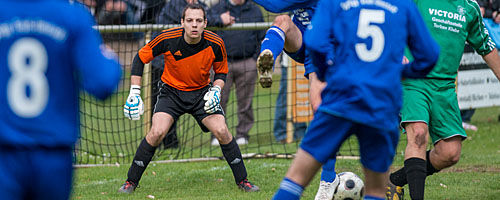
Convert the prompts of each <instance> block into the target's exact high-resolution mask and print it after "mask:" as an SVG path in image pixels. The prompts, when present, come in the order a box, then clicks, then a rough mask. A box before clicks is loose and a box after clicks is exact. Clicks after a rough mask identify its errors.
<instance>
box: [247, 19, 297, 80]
mask: <svg viewBox="0 0 500 200" xmlns="http://www.w3.org/2000/svg"><path fill="white" fill-rule="evenodd" d="M301 46H302V33H301V31H300V30H299V29H298V28H297V26H296V25H295V24H294V23H293V21H292V19H291V18H290V16H288V15H279V16H277V17H276V18H275V19H274V21H273V25H272V26H271V28H269V29H268V30H267V32H266V35H265V37H264V40H263V41H262V44H261V48H260V54H259V57H258V59H257V69H258V70H259V80H260V84H261V86H262V87H264V88H268V87H271V84H272V79H271V78H272V74H271V73H272V70H273V67H274V61H275V60H276V58H277V57H278V55H279V54H280V53H281V51H283V49H285V50H287V51H288V52H296V51H298V50H299V49H300V47H301Z"/></svg>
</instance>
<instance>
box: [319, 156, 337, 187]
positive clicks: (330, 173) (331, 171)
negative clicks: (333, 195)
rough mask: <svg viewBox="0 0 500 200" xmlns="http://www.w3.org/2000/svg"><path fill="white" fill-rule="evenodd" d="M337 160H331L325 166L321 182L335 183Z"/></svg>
mask: <svg viewBox="0 0 500 200" xmlns="http://www.w3.org/2000/svg"><path fill="white" fill-rule="evenodd" d="M335 161H336V160H335V159H329V160H328V161H326V163H325V164H324V165H323V171H321V180H322V181H326V182H330V183H331V182H333V181H334V180H335V177H337V173H336V172H335Z"/></svg>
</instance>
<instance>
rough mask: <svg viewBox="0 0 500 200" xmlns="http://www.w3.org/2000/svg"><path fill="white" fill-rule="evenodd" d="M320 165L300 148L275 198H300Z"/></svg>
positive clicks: (288, 199) (287, 199)
mask: <svg viewBox="0 0 500 200" xmlns="http://www.w3.org/2000/svg"><path fill="white" fill-rule="evenodd" d="M320 167H321V163H320V162H318V161H317V160H316V159H314V157H313V156H312V155H311V154H309V153H308V152H306V151H304V150H302V149H301V148H299V149H298V150H297V153H296V154H295V158H294V159H293V161H292V164H291V165H290V168H289V169H288V171H287V173H286V176H285V178H284V179H283V181H282V182H281V184H280V188H279V189H278V191H277V192H276V194H275V195H274V197H273V199H274V200H280V199H286V200H295V199H300V196H301V195H302V192H303V190H304V188H305V187H306V186H307V185H308V184H309V182H311V180H312V178H314V175H315V174H316V172H318V169H319V168H320Z"/></svg>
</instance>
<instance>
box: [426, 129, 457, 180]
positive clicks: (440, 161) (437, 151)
mask: <svg viewBox="0 0 500 200" xmlns="http://www.w3.org/2000/svg"><path fill="white" fill-rule="evenodd" d="M462 139H463V138H462V137H461V136H454V137H451V138H448V139H443V140H440V141H438V142H437V143H436V144H434V149H432V150H431V151H430V152H429V158H430V159H429V160H430V163H431V166H430V167H432V168H434V170H436V171H435V172H437V171H439V170H441V169H444V168H448V167H451V166H453V165H455V164H456V163H457V162H458V160H460V153H461V151H462Z"/></svg>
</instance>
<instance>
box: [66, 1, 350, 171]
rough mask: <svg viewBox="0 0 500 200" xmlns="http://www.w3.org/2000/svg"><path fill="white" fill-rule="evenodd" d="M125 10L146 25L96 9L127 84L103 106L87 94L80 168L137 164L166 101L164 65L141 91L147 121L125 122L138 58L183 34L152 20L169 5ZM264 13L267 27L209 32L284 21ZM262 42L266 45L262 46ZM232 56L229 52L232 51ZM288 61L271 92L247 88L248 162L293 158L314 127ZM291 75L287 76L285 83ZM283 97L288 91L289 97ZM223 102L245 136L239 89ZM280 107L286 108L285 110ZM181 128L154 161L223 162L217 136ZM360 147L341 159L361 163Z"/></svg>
mask: <svg viewBox="0 0 500 200" xmlns="http://www.w3.org/2000/svg"><path fill="white" fill-rule="evenodd" d="M123 2H126V3H127V4H126V5H127V6H128V8H129V9H131V8H134V9H135V12H138V13H133V14H134V15H130V16H132V17H133V16H135V17H138V19H137V20H136V23H135V24H133V23H132V24H130V23H128V22H127V23H124V22H123V21H120V20H113V19H107V18H106V20H103V19H102V18H103V17H104V16H102V15H103V12H102V9H105V8H100V9H99V8H98V7H92V6H90V9H91V11H92V13H93V14H94V16H95V17H96V19H97V21H98V23H100V22H103V21H106V23H104V24H103V23H100V24H99V25H97V26H96V27H95V28H96V29H97V30H98V31H99V32H100V33H101V35H102V37H103V39H104V42H105V44H106V45H108V46H109V47H111V48H112V49H113V50H114V51H115V52H116V53H117V55H118V57H119V60H120V62H121V64H122V67H123V76H122V81H121V83H120V86H119V88H118V90H117V91H116V93H115V94H114V95H113V96H112V97H110V98H109V99H107V100H105V101H98V100H96V99H94V98H93V97H92V96H90V95H88V94H87V93H85V92H81V95H80V108H81V111H80V120H81V123H80V130H81V138H80V140H79V141H78V143H77V144H76V146H75V148H74V155H75V158H76V159H75V164H76V165H79V166H85V165H101V164H102V165H115V164H128V163H130V162H131V160H132V159H133V156H134V154H135V151H136V150H137V147H138V146H139V143H140V142H141V140H142V139H143V138H144V136H145V134H146V133H147V132H148V131H149V129H150V127H151V117H152V114H153V108H154V104H155V102H156V96H157V94H158V87H157V84H158V81H161V80H160V76H161V73H162V70H163V65H160V66H158V65H157V64H155V62H152V64H148V65H146V66H145V69H144V75H143V78H142V87H141V88H142V89H141V91H142V92H141V96H142V99H143V101H144V102H145V113H144V115H142V116H141V120H138V121H131V120H129V119H127V118H125V117H124V114H123V105H124V103H125V101H126V98H127V96H128V94H129V88H130V71H131V63H132V60H133V57H134V56H135V55H136V53H137V51H138V50H139V49H140V48H141V47H142V46H144V45H145V43H146V42H147V41H149V40H151V38H152V37H154V36H155V35H156V34H158V32H160V31H161V30H163V29H167V28H170V27H176V26H179V25H177V24H155V17H156V16H157V15H158V14H157V13H156V14H155V13H152V12H159V11H158V10H161V8H162V6H164V5H165V1H151V2H150V1H147V0H144V1H140V0H128V1H127V0H124V1H123ZM158 2H160V3H158ZM212 4H214V2H211V3H210V4H209V3H207V5H212ZM101 6H106V5H101ZM261 10H262V11H263V16H264V20H265V22H251V23H238V22H237V23H235V24H233V25H231V26H228V27H224V28H214V27H209V28H207V29H209V30H213V31H214V32H216V33H217V32H218V31H234V32H235V33H237V31H252V30H262V31H265V30H266V29H267V28H268V27H269V26H270V25H271V22H272V20H273V19H274V17H275V16H276V14H272V13H268V12H265V10H264V9H261ZM179 12H181V11H179ZM130 16H129V17H130ZM108 17H110V16H108ZM99 19H101V20H99ZM120 19H121V18H120ZM256 42H258V43H260V39H259V41H256ZM230 48H231V47H230V46H227V45H226V49H230ZM255 51H256V52H258V51H259V50H258V49H257V50H255ZM282 55H283V56H282V57H283V59H279V60H280V61H279V62H277V63H276V64H275V69H274V72H273V78H272V79H273V84H272V87H271V88H262V87H261V86H260V84H259V82H258V79H255V81H252V84H253V86H251V85H250V86H249V85H245V86H244V87H255V91H254V95H253V98H252V100H251V101H252V110H253V115H254V120H253V121H254V122H253V125H252V126H251V128H250V130H249V131H248V135H249V138H248V144H246V145H240V149H241V152H242V154H243V155H244V156H245V157H247V158H248V157H250V158H259V157H278V158H281V157H283V158H291V157H292V155H293V154H294V153H295V152H296V150H297V148H298V146H299V144H300V141H301V136H302V135H303V134H304V132H305V128H306V126H307V125H308V123H309V121H310V120H311V119H312V111H311V109H310V105H309V101H308V99H309V96H308V87H309V84H308V80H307V79H305V78H304V76H303V74H304V68H303V66H302V65H301V64H300V63H296V62H293V60H291V59H290V58H288V57H287V56H286V54H284V53H283V54H282ZM248 58H252V57H248ZM253 58H255V57H253ZM240 59H247V58H233V57H231V55H228V60H233V61H237V60H240ZM160 63H161V62H160ZM246 68H247V69H248V73H251V71H252V70H253V71H255V70H256V66H246ZM96 73H99V72H96ZM285 74H286V76H284V75H285ZM280 87H281V88H280ZM280 89H281V90H283V91H282V93H281V96H280ZM285 90H286V91H285ZM222 95H229V100H228V103H227V106H226V109H225V116H226V122H227V125H228V128H229V131H230V132H231V133H232V134H233V135H234V136H236V133H237V132H238V130H241V129H244V128H241V127H242V126H244V125H245V124H243V125H242V123H245V122H242V121H241V120H239V119H238V114H239V113H240V115H241V114H242V115H244V114H245V113H241V112H239V110H238V99H237V93H236V92H235V85H234V84H233V87H232V89H231V92H230V93H229V94H224V93H223V94H222ZM279 96H280V97H281V98H279ZM278 101H281V103H282V104H280V103H278ZM238 124H240V125H238ZM246 125H248V124H246ZM174 127H175V128H176V130H175V136H174V134H173V133H171V132H169V133H168V134H167V136H166V138H167V139H166V140H165V141H164V143H162V144H161V145H160V146H159V147H158V148H157V151H156V153H155V157H154V158H153V160H155V161H166V162H176V161H186V160H210V159H223V155H222V152H221V150H220V147H219V146H212V145H211V140H212V137H211V134H210V133H205V132H203V131H202V130H201V129H200V128H199V126H198V124H197V122H196V120H195V119H194V118H193V117H192V116H191V115H189V114H185V115H183V116H181V117H180V118H179V120H178V121H177V122H176V124H175V125H174ZM238 127H240V129H239V128H238ZM278 130H281V132H278ZM275 133H276V134H277V135H275ZM332 133H333V132H332ZM175 141H177V142H175ZM357 146H358V144H357V141H356V139H355V138H350V139H349V140H348V141H346V142H345V143H344V145H343V147H342V148H341V151H340V152H339V154H340V155H343V156H356V155H358V147H357Z"/></svg>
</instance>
